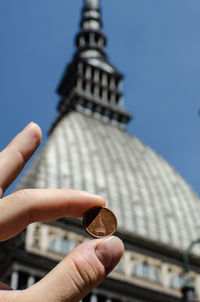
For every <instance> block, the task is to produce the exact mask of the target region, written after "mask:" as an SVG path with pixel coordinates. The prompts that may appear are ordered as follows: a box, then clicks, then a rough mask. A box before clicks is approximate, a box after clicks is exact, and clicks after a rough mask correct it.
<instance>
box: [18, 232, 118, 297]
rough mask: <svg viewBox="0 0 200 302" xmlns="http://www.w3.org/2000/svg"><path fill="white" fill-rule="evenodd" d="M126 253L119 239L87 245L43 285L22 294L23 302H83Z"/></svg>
mask: <svg viewBox="0 0 200 302" xmlns="http://www.w3.org/2000/svg"><path fill="white" fill-rule="evenodd" d="M123 251H124V246H123V243H122V241H121V240H120V239H119V238H117V237H109V238H107V239H104V240H102V239H99V240H92V241H89V242H86V243H84V244H82V245H80V246H79V247H77V248H76V249H75V250H74V251H72V252H71V253H70V254H69V255H68V256H67V257H65V258H64V260H63V261H62V262H60V263H59V264H58V265H57V266H56V267H55V268H54V269H53V270H52V271H51V272H50V273H49V274H48V275H47V276H46V277H44V278H43V279H42V280H41V281H40V282H38V283H37V284H35V285H33V286H32V287H30V288H28V289H27V290H25V291H24V292H22V293H21V294H20V295H21V296H20V297H19V301H26V302H33V301H34V302H35V301H38V302H46V301H48V302H69V301H70V302H71V301H73V302H76V301H80V300H81V299H82V298H83V297H85V296H86V295H87V294H88V293H89V292H90V291H91V290H92V289H93V288H94V287H96V286H97V285H98V284H99V283H100V282H101V281H102V280H103V279H104V278H105V277H106V275H107V274H108V273H109V272H110V271H111V270H112V269H113V268H114V267H115V266H116V265H117V263H118V262H119V260H120V258H121V256H122V254H123ZM20 299H21V300H20ZM16 301H18V300H16Z"/></svg>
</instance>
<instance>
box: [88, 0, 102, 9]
mask: <svg viewBox="0 0 200 302" xmlns="http://www.w3.org/2000/svg"><path fill="white" fill-rule="evenodd" d="M85 8H86V9H95V10H97V9H99V0H85Z"/></svg>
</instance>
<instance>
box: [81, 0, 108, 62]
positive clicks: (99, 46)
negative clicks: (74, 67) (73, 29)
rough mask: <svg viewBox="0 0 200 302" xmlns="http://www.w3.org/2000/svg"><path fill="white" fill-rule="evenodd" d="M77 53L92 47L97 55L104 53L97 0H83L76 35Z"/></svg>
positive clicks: (104, 43)
mask: <svg viewBox="0 0 200 302" xmlns="http://www.w3.org/2000/svg"><path fill="white" fill-rule="evenodd" d="M76 45H77V48H78V53H80V52H84V51H86V50H87V49H94V50H96V51H97V52H99V53H98V55H102V56H104V57H105V56H106V55H105V45H106V38H105V35H104V33H103V32H102V18H101V10H100V3H99V0H84V5H83V10H82V17H81V23H80V31H79V33H78V35H77V37H76Z"/></svg>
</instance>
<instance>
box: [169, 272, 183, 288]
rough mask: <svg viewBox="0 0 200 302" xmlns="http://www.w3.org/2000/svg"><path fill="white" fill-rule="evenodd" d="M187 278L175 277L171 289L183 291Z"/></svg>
mask: <svg viewBox="0 0 200 302" xmlns="http://www.w3.org/2000/svg"><path fill="white" fill-rule="evenodd" d="M184 281H185V278H184V276H183V275H174V276H173V277H172V278H171V281H170V287H171V288H174V289H177V290H179V289H181V288H182V286H183V284H184Z"/></svg>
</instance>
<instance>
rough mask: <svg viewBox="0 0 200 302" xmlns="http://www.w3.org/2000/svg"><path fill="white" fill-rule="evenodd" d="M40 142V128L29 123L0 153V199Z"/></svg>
mask: <svg viewBox="0 0 200 302" xmlns="http://www.w3.org/2000/svg"><path fill="white" fill-rule="evenodd" d="M40 142H41V130H40V127H39V126H38V125H37V124H35V123H30V124H29V125H27V126H26V127H25V128H24V130H23V131H22V132H20V133H19V134H18V135H17V136H16V137H15V138H14V139H13V140H12V141H11V142H10V144H9V145H8V146H7V147H6V148H5V149H4V150H3V151H2V152H0V171H1V174H0V197H1V196H2V195H3V193H4V191H5V190H6V189H7V188H8V186H9V185H10V184H11V183H12V182H13V181H14V179H15V178H16V177H17V176H18V174H19V173H20V171H21V170H22V169H23V167H24V165H25V164H26V162H27V161H28V160H29V158H30V157H31V156H32V155H33V153H34V152H35V150H36V149H37V147H38V146H39V144H40Z"/></svg>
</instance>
